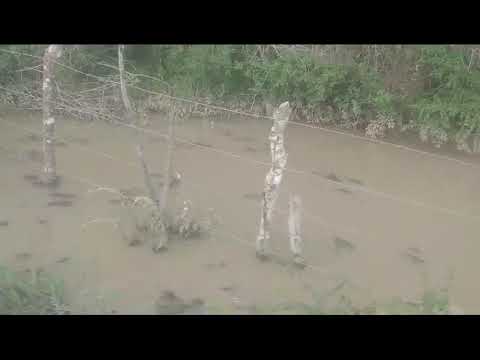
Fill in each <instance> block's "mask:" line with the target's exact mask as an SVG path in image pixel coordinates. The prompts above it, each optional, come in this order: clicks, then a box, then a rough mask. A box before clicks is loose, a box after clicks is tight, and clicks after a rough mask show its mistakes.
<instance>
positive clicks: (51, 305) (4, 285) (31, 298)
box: [0, 267, 68, 315]
mask: <svg viewBox="0 0 480 360" xmlns="http://www.w3.org/2000/svg"><path fill="white" fill-rule="evenodd" d="M67 313H68V310H67V309H66V304H65V299H64V287H63V283H62V282H61V281H58V280H55V279H54V278H52V277H51V276H48V275H47V274H45V273H44V272H39V271H35V272H29V273H28V274H27V273H25V272H23V273H16V272H13V271H11V270H9V269H7V268H6V267H0V315H63V314H67Z"/></svg>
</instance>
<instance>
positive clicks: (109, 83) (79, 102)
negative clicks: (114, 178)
mask: <svg viewBox="0 0 480 360" xmlns="http://www.w3.org/2000/svg"><path fill="white" fill-rule="evenodd" d="M0 51H4V52H9V53H12V54H17V55H19V56H31V57H35V58H39V59H41V57H38V56H34V55H31V54H26V53H21V52H17V51H10V50H4V49H0ZM54 62H55V63H56V64H57V65H59V66H62V67H64V68H65V69H68V70H70V71H73V72H76V73H79V74H82V75H84V76H86V77H89V78H93V79H96V80H97V81H98V82H100V83H101V85H97V86H95V87H93V88H90V89H87V90H82V91H78V92H66V91H65V90H62V89H60V87H59V86H58V85H57V94H58V95H60V96H58V97H57V98H56V100H55V101H53V102H52V103H53V105H54V106H55V108H56V109H60V110H64V111H66V112H68V113H69V114H71V115H74V116H75V115H76V116H77V117H78V118H84V117H85V116H87V117H90V118H93V119H99V120H105V121H108V122H110V123H112V124H115V125H118V126H122V127H125V128H129V129H131V130H133V131H135V133H137V134H139V133H142V134H146V135H152V136H156V137H158V138H160V139H162V140H164V141H167V139H168V134H165V133H162V132H159V131H155V130H152V129H148V128H146V127H143V126H139V125H136V124H131V123H125V120H124V118H123V117H122V116H121V115H119V114H118V112H115V111H113V110H111V109H107V108H106V107H105V106H103V107H102V106H101V105H99V106H96V107H95V106H92V105H91V103H92V99H95V98H97V99H98V94H99V93H101V94H103V95H102V96H101V97H100V98H101V99H102V102H103V104H104V103H105V93H106V92H107V91H111V90H114V89H115V88H118V87H119V86H120V82H119V81H116V80H115V79H112V78H105V77H100V76H97V75H94V74H89V73H85V72H83V71H80V70H78V69H75V68H73V67H71V66H68V65H65V64H63V63H61V62H60V61H57V60H54ZM103 65H105V66H112V65H109V64H103ZM112 67H113V66H112ZM114 68H115V67H114ZM19 71H40V70H38V65H37V66H34V67H31V68H28V69H21V70H19ZM127 75H128V76H129V77H130V79H134V78H135V77H138V76H146V77H149V78H151V79H152V80H158V81H159V82H162V80H161V79H157V78H155V77H152V76H148V75H141V74H140V75H139V74H133V73H128V72H127ZM127 87H128V88H131V89H135V90H137V91H140V92H142V93H143V94H145V95H150V96H158V97H161V98H163V99H169V100H170V101H174V102H179V103H184V104H190V105H194V106H200V107H203V108H209V109H213V110H217V111H220V112H222V113H229V114H236V115H241V116H245V117H250V118H256V119H262V120H270V121H273V120H274V117H272V116H268V115H263V114H256V113H250V112H247V111H242V110H236V109H230V108H228V107H224V106H218V105H215V104H210V103H206V102H202V101H198V100H196V99H188V98H184V97H178V96H175V95H172V94H168V93H162V92H159V91H152V90H148V89H145V88H143V87H141V86H138V85H135V83H134V82H133V81H130V82H128V81H127ZM0 89H2V90H4V91H6V92H9V93H16V94H17V95H24V96H26V97H27V98H30V99H31V100H32V102H33V104H35V102H38V103H41V95H40V94H39V93H26V92H25V91H23V92H22V91H19V90H15V89H9V88H7V87H0ZM85 94H89V95H85ZM90 94H92V95H90ZM118 105H119V104H118V103H117V104H113V106H112V108H115V106H118ZM31 109H33V110H38V109H39V107H37V108H36V107H35V106H33V107H31ZM2 123H3V124H7V125H8V126H12V127H16V128H18V129H21V130H23V131H26V132H29V133H30V134H35V135H37V136H42V133H41V132H38V131H35V130H32V129H27V128H24V127H22V126H19V125H17V124H14V123H12V122H10V121H8V120H5V119H2ZM288 123H289V124H292V125H295V126H302V127H307V128H311V129H315V130H318V131H323V132H327V133H334V134H340V135H342V136H350V137H353V138H356V139H360V140H363V141H368V142H373V143H377V144H382V145H387V146H393V147H395V148H399V149H402V150H404V151H411V152H415V153H419V154H421V155H424V156H429V157H432V158H436V159H442V160H445V161H452V162H456V163H458V164H460V165H463V166H468V167H473V168H480V166H479V165H477V164H475V163H470V162H466V161H462V160H459V159H455V158H451V157H448V156H444V155H438V154H434V153H430V152H426V151H421V150H417V149H414V148H410V147H407V146H403V145H398V144H393V143H390V142H386V141H382V140H378V139H371V138H367V137H364V136H359V135H355V134H350V133H346V132H342V131H338V130H334V129H327V128H323V127H319V126H314V125H310V124H305V123H301V122H296V121H292V120H288ZM56 140H57V141H63V142H65V143H68V141H67V140H66V139H62V138H59V137H56ZM174 140H175V142H176V143H183V144H188V145H190V146H193V147H197V148H199V149H201V150H202V151H208V152H214V153H217V154H220V155H222V156H227V157H229V158H232V159H236V160H238V161H243V162H247V163H250V164H252V165H254V166H262V167H267V168H269V167H271V165H272V164H271V162H266V161H261V160H257V159H254V158H250V157H246V156H243V155H241V154H237V153H234V152H230V151H226V150H223V149H220V148H216V147H211V146H207V145H204V144H199V143H197V142H194V141H191V140H189V139H185V138H182V137H179V136H175V139H174ZM69 144H71V145H73V146H77V147H78V148H80V149H81V150H82V151H85V152H88V153H90V154H94V155H96V156H101V157H104V158H106V159H109V160H112V161H119V162H120V163H122V164H126V165H127V166H129V167H132V168H136V169H137V170H138V163H134V162H129V161H125V160H124V159H119V158H116V157H114V156H112V155H111V154H108V153H105V152H103V151H100V150H96V149H94V148H92V147H91V146H83V145H81V144H76V143H73V144H72V143H71V142H70V143H69ZM1 148H2V150H4V152H5V153H7V154H9V149H6V148H4V147H1ZM15 158H18V157H15ZM284 171H285V172H286V173H292V174H297V175H302V176H308V177H312V178H314V179H315V180H317V181H319V182H322V183H325V184H327V185H331V186H338V185H339V184H338V182H337V181H335V180H331V179H328V178H325V177H322V176H321V175H318V174H313V173H312V172H311V171H308V170H303V169H296V168H293V167H290V166H288V167H286V168H285V169H284ZM62 176H64V177H66V178H70V179H71V180H73V181H77V182H80V183H83V184H84V185H87V186H88V187H90V189H91V188H94V189H99V188H112V187H110V186H104V185H102V184H97V183H96V182H95V181H91V180H90V179H85V178H82V177H77V176H72V175H69V174H64V173H62ZM182 181H183V182H185V183H186V184H188V185H189V186H192V187H195V188H197V189H199V190H201V189H202V185H201V184H199V183H195V182H192V181H191V180H190V179H183V180H182ZM342 186H343V187H345V188H350V189H351V190H355V191H359V192H363V193H366V194H368V195H371V196H377V197H381V198H385V199H388V200H391V201H395V202H399V203H404V204H408V205H410V206H413V207H420V208H426V209H428V210H430V211H433V212H440V213H444V214H448V215H450V216H456V217H461V218H466V219H469V220H472V221H478V219H479V218H480V217H479V216H473V215H470V214H465V213H462V212H459V211H456V210H454V209H450V208H444V207H438V206H433V205H430V204H428V203H425V202H421V201H418V200H414V199H408V198H404V197H399V196H396V195H393V194H389V193H385V192H381V191H378V190H375V189H372V188H369V187H366V186H362V185H354V184H342ZM116 190H118V189H116ZM199 193H200V194H202V191H199ZM209 195H211V194H209ZM220 196H221V195H220ZM275 213H278V214H282V215H284V216H288V211H285V210H282V209H276V210H275ZM304 214H305V215H306V217H307V218H309V219H310V220H311V221H314V222H315V223H316V224H320V225H321V226H322V227H323V228H325V229H328V230H329V231H330V232H331V233H332V234H334V233H335V231H336V230H338V227H336V226H332V225H331V224H329V223H328V222H327V221H326V220H324V219H323V217H322V216H320V215H317V214H312V213H310V212H309V211H307V210H304ZM343 230H344V231H348V232H351V233H357V232H358V229H351V228H344V229H343ZM225 235H229V236H230V237H231V238H234V239H236V241H238V242H239V243H243V244H244V245H247V246H252V247H254V246H255V244H254V241H249V240H245V239H243V238H242V237H241V236H238V235H236V234H234V233H233V232H232V231H231V229H227V230H226V231H225ZM307 256H308V254H307ZM309 268H310V269H313V270H315V271H319V272H321V273H326V272H328V271H326V270H325V268H324V267H322V266H318V265H312V264H309V265H308V266H307V269H309Z"/></svg>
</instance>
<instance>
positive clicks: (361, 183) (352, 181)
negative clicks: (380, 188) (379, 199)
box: [346, 177, 365, 186]
mask: <svg viewBox="0 0 480 360" xmlns="http://www.w3.org/2000/svg"><path fill="white" fill-rule="evenodd" d="M346 179H347V180H348V181H350V182H351V183H354V184H356V185H359V186H365V183H364V182H363V181H362V180H358V179H355V178H349V177H347V178H346Z"/></svg>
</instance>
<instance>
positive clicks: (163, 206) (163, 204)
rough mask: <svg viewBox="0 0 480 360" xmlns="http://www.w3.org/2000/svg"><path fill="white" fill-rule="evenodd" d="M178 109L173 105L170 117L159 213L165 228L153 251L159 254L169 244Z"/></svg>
mask: <svg viewBox="0 0 480 360" xmlns="http://www.w3.org/2000/svg"><path fill="white" fill-rule="evenodd" d="M176 111H177V108H176V106H175V105H174V104H172V108H171V110H170V116H169V125H168V145H167V158H166V160H165V170H164V172H163V173H164V181H163V188H162V195H161V197H160V207H159V211H160V214H161V217H162V219H163V226H162V229H161V234H160V236H159V237H158V238H157V241H156V243H155V244H154V247H153V250H154V251H155V252H159V251H161V250H163V249H165V248H166V247H167V243H168V232H167V223H166V221H167V218H168V217H167V208H168V196H169V190H170V179H171V178H172V167H173V152H174V150H175V117H176Z"/></svg>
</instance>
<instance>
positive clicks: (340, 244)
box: [334, 236, 355, 253]
mask: <svg viewBox="0 0 480 360" xmlns="http://www.w3.org/2000/svg"><path fill="white" fill-rule="evenodd" d="M334 245H335V251H336V252H337V253H339V252H341V251H344V250H346V251H348V252H351V251H353V250H354V249H355V245H353V244H352V243H351V242H350V241H348V240H345V239H342V238H341V237H338V236H335V238H334Z"/></svg>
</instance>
